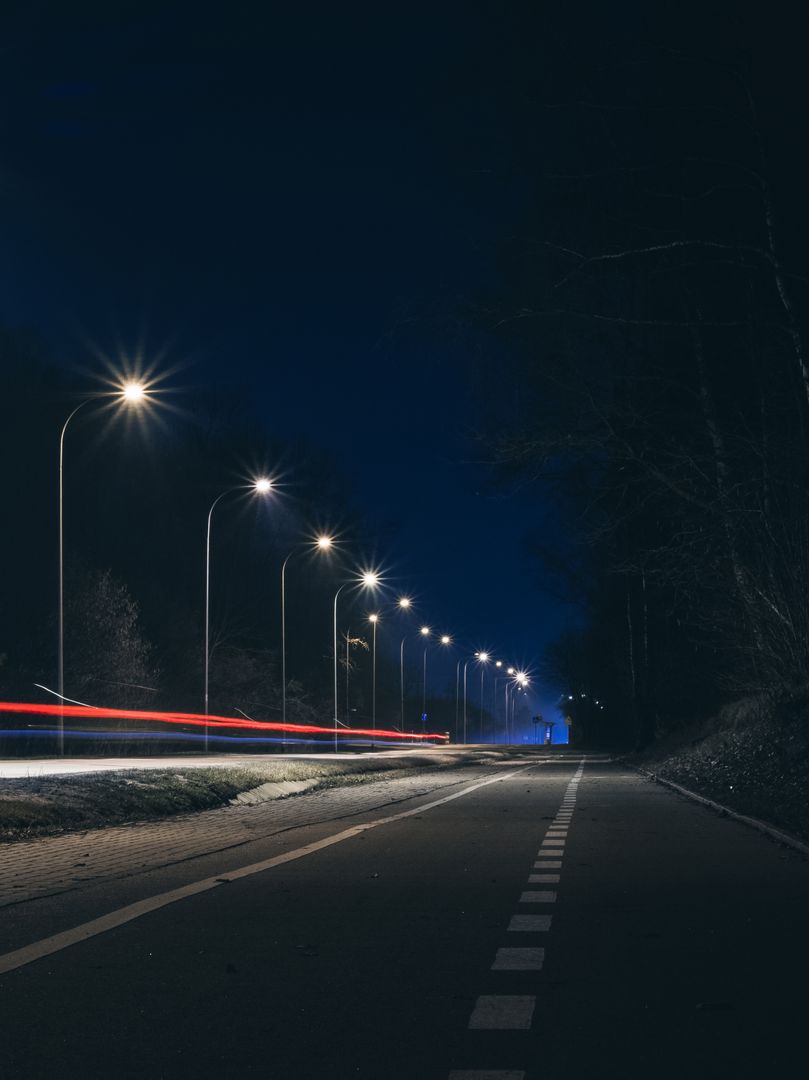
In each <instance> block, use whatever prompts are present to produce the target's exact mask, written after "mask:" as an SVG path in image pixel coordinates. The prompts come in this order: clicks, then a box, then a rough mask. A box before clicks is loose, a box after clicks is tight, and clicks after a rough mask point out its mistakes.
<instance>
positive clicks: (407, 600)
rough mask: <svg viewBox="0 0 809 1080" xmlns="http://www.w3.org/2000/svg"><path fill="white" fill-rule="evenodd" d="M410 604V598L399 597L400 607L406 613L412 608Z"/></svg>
mask: <svg viewBox="0 0 809 1080" xmlns="http://www.w3.org/2000/svg"><path fill="white" fill-rule="evenodd" d="M410 603H411V601H410V597H409V596H400V597H399V607H400V608H402V609H403V610H404V611H407V609H408V608H409V607H410Z"/></svg>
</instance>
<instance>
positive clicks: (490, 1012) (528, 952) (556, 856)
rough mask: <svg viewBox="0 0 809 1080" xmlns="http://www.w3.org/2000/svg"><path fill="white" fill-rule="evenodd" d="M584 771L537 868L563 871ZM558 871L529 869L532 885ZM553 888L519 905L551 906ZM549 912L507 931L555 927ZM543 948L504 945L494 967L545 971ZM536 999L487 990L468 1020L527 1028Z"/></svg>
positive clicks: (515, 922) (521, 919)
mask: <svg viewBox="0 0 809 1080" xmlns="http://www.w3.org/2000/svg"><path fill="white" fill-rule="evenodd" d="M583 770H584V762H582V763H581V764H580V765H579V768H578V771H577V773H576V775H575V777H574V778H573V780H571V781H570V783H569V784H568V786H567V788H566V790H565V795H564V798H563V800H562V804H561V806H560V808H559V810H558V811H557V813H556V816H555V817H554V818H553V819H552V820H551V824H550V825H549V826H548V828H547V829H546V832H545V835H544V837H543V838H542V846H541V847H540V849H539V851H538V852H537V861H536V862H535V863H534V866H533V870H534V871H537V870H539V871H548V870H557V871H558V870H561V869H562V855H563V854H564V850H565V841H566V840H567V834H568V829H569V827H570V822H571V818H572V817H573V811H574V809H575V805H576V793H577V791H576V789H577V787H578V783H579V779H580V778H581V774H582V772H583ZM560 880H561V874H559V873H543V872H540V873H536V872H534V873H531V874H529V876H528V884H529V885H557V884H559V882H560ZM556 897H557V893H556V890H555V889H526V890H525V891H524V892H522V893H521V894H520V899H519V902H520V903H521V904H553V903H555V902H556ZM551 918H552V916H550V915H512V917H511V922H510V923H509V924H508V928H507V929H508V932H509V933H512V934H542V933H548V931H549V930H550V928H551ZM512 940H513V939H512ZM544 963H545V949H544V948H536V947H503V948H499V949H498V950H497V953H496V955H495V958H494V963H493V964H492V967H491V970H492V971H503V972H505V971H542V968H543V966H544ZM535 1007H536V998H535V997H533V996H530V995H512V994H484V995H482V996H481V997H479V998H478V999H477V1001H476V1003H475V1007H474V1009H473V1010H472V1015H471V1017H470V1018H469V1028H470V1029H472V1030H478V1031H528V1030H529V1029H530V1027H531V1024H532V1022H533V1018H534V1009H535ZM449 1080H525V1072H524V1071H522V1070H520V1069H453V1070H452V1071H451V1072H450V1073H449Z"/></svg>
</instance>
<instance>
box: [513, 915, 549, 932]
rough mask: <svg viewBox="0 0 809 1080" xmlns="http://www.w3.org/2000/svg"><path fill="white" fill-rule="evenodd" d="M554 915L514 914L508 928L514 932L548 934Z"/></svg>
mask: <svg viewBox="0 0 809 1080" xmlns="http://www.w3.org/2000/svg"><path fill="white" fill-rule="evenodd" d="M552 918H553V915H512V916H511V922H510V923H509V924H508V930H509V932H510V933H513V934H546V933H547V932H548V931H549V930H550V928H551V919H552Z"/></svg>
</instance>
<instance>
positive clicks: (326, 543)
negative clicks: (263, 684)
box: [281, 536, 334, 738]
mask: <svg viewBox="0 0 809 1080" xmlns="http://www.w3.org/2000/svg"><path fill="white" fill-rule="evenodd" d="M333 542H334V541H333V540H332V538H331V537H330V536H318V538H317V540H316V541H315V543H314V546H315V547H316V548H318V549H319V550H320V551H328V550H329V548H330V547H331V546H332V544H333ZM297 551H300V548H296V549H295V550H294V551H290V553H289V555H287V557H286V558H285V559H284V561H283V563H282V564H281V722H282V723H283V724H286V722H287V625H286V570H287V563H288V562H289V560H290V559H291V558H292V556H293V555H294V554H295V553H296V552H297ZM284 737H285V733H282V738H284Z"/></svg>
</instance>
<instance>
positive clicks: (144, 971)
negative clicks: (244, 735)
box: [0, 752, 809, 1080]
mask: <svg viewBox="0 0 809 1080" xmlns="http://www.w3.org/2000/svg"><path fill="white" fill-rule="evenodd" d="M807 900H809V862H807V861H806V860H805V859H804V858H803V857H802V856H801V855H799V854H798V853H796V852H794V851H792V850H790V849H787V848H783V847H780V846H778V845H777V844H775V843H774V842H773V841H771V840H769V839H768V838H766V837H764V836H762V835H761V834H759V833H757V832H755V831H753V830H751V829H749V828H746V827H745V826H743V825H741V824H738V823H736V822H734V821H732V820H730V819H727V818H722V817H720V816H718V815H717V814H715V813H714V812H712V811H710V810H707V809H705V808H704V807H702V806H699V805H697V804H695V803H693V802H691V801H690V800H687V799H685V798H684V797H682V796H680V795H677V794H675V793H672V792H671V791H669V790H667V789H665V788H662V787H659V786H657V785H655V784H654V783H653V782H651V781H648V780H646V779H644V778H642V777H640V776H639V775H637V774H635V773H633V772H631V771H629V770H627V769H626V768H624V767H621V766H619V765H614V764H610V763H607V762H604V761H597V760H595V761H586V760H585V761H582V760H581V759H579V758H575V757H572V756H568V757H566V758H564V759H551V760H547V759H546V760H542V761H541V763H537V759H536V758H534V757H533V755H532V754H531V753H530V752H529V753H524V754H521V755H520V756H519V757H515V759H514V761H513V762H511V763H509V764H507V765H503V764H502V763H499V764H496V765H493V766H485V765H480V766H476V767H471V768H453V769H450V770H447V771H441V772H432V773H430V772H427V773H424V774H422V775H419V776H416V777H407V778H404V779H400V780H394V781H387V782H381V783H374V784H368V785H362V786H359V787H352V788H344V789H339V790H333V791H327V792H320V793H315V794H311V795H306V796H301V797H298V798H295V799H288V800H284V801H283V802H280V803H271V804H264V805H261V806H254V807H248V808H245V807H238V808H237V807H233V808H228V809H224V810H216V811H209V812H207V813H205V814H202V815H199V816H197V817H196V818H188V819H184V820H181V821H169V822H163V823H150V824H146V825H137V826H128V827H123V828H121V827H118V828H114V829H110V830H104V831H102V832H99V833H92V834H90V833H88V834H84V835H83V836H73V837H63V838H52V839H47V840H40V841H33V842H25V843H18V844H14V845H5V848H4V851H3V860H2V870H0V904H2V905H3V906H2V908H0V921H1V922H2V929H3V933H2V937H3V944H2V956H0V1009H1V1010H2V1018H3V1032H4V1039H3V1048H2V1054H1V1055H0V1074H1V1075H2V1076H3V1077H4V1078H14V1080H17V1078H29V1077H31V1078H45V1077H59V1078H73V1077H76V1078H78V1077H81V1078H96V1077H104V1078H118V1077H122V1078H129V1077H139V1078H149V1080H151V1078H175V1077H177V1078H180V1077H182V1078H186V1077H194V1078H197V1077H200V1078H207V1077H224V1078H229V1077H241V1076H248V1077H249V1076H255V1077H263V1078H269V1080H275V1078H282V1077H284V1078H286V1077H295V1078H309V1077H311V1078H320V1077H323V1078H328V1080H337V1078H344V1077H345V1078H348V1077H361V1078H368V1080H400V1078H401V1080H432V1078H435V1080H483V1078H489V1080H563V1078H565V1080H570V1078H575V1080H578V1078H580V1077H581V1078H585V1077H587V1078H588V1080H589V1078H592V1077H617V1078H621V1080H623V1078H627V1077H631V1078H635V1077H645V1078H648V1077H675V1076H676V1077H678V1078H682V1077H684V1076H686V1077H699V1078H701V1077H705V1078H712V1080H713V1078H717V1080H719V1078H723V1077H728V1078H730V1077H734V1078H738V1077H753V1076H755V1077H761V1076H765V1075H771V1076H793V1075H803V1073H804V1071H805V1057H806V1055H805V1033H804V1023H805V1011H806V989H805V987H806V974H805V973H806V971H807V970H809V928H808V927H807V918H806V912H807ZM796 1070H797V1071H796Z"/></svg>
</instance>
